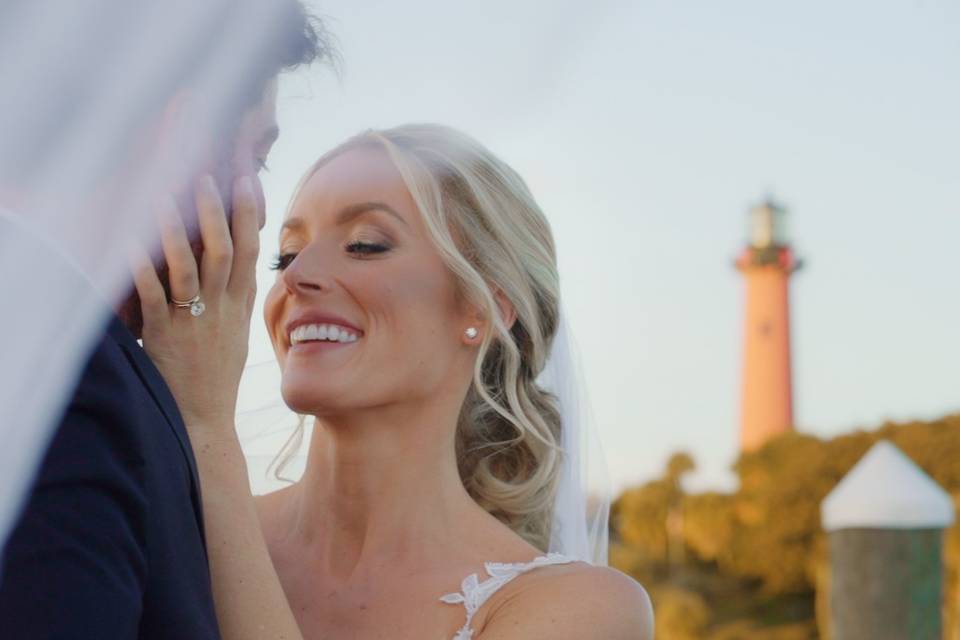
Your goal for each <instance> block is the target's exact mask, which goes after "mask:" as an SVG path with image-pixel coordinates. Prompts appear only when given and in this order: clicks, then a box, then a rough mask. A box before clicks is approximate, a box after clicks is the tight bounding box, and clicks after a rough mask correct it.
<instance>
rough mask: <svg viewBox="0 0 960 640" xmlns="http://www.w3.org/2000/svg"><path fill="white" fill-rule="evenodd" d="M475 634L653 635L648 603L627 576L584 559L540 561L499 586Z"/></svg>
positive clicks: (616, 638)
mask: <svg viewBox="0 0 960 640" xmlns="http://www.w3.org/2000/svg"><path fill="white" fill-rule="evenodd" d="M504 591H505V593H504V594H503V595H504V597H503V598H502V600H501V602H499V603H497V605H498V606H496V607H495V609H494V610H492V611H490V614H489V616H488V617H487V620H486V621H485V624H484V625H483V630H482V633H481V634H480V636H479V639H480V640H513V639H514V638H516V639H520V638H527V637H534V636H541V635H542V636H549V637H551V638H554V639H555V640H564V639H566V638H570V639H571V640H572V639H573V638H577V639H580V640H589V639H590V638H598V639H599V638H604V639H605V640H620V639H622V640H628V639H629V640H647V639H651V640H652V638H653V608H652V606H651V604H650V598H649V596H648V595H647V592H646V590H645V589H644V588H643V587H642V586H641V585H640V583H638V582H637V581H636V580H634V579H633V578H631V577H629V576H627V575H625V574H623V573H621V572H620V571H617V570H616V569H611V568H609V567H598V566H593V565H590V564H587V563H585V562H574V563H569V564H556V565H552V566H544V567H541V568H538V569H537V570H536V571H531V572H530V573H529V574H528V575H526V576H524V578H523V579H522V580H520V579H518V580H517V581H516V584H515V585H514V586H513V588H512V589H509V591H508V590H506V589H505V590H504Z"/></svg>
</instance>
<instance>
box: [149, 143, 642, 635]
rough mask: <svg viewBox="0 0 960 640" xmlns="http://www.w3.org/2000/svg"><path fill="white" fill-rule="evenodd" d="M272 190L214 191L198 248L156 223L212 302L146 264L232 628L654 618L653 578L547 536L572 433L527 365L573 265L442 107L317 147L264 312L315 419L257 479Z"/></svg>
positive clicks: (553, 322)
mask: <svg viewBox="0 0 960 640" xmlns="http://www.w3.org/2000/svg"><path fill="white" fill-rule="evenodd" d="M170 206H171V208H172V206H173V205H172V203H171V205H170ZM258 209H259V206H258V204H257V202H256V201H255V199H253V198H250V197H244V195H243V192H241V193H240V195H239V196H237V197H235V202H234V203H233V217H232V223H231V224H232V229H228V226H227V222H226V220H227V218H226V217H225V216H224V212H223V207H222V204H221V203H220V202H218V201H213V200H211V199H209V197H208V199H207V200H206V201H203V199H202V198H200V201H199V202H198V210H199V212H200V221H201V227H202V237H203V241H204V247H205V251H204V255H203V259H202V264H201V265H200V268H199V269H198V268H197V265H196V263H195V262H194V260H193V258H192V256H191V254H190V253H189V251H188V250H186V243H187V240H186V234H185V232H184V231H183V228H182V226H177V225H176V224H168V225H166V229H165V231H164V233H165V238H164V248H165V250H166V258H167V262H168V264H169V268H170V273H171V278H170V280H171V291H170V295H171V296H172V298H174V299H179V300H190V299H192V298H194V296H195V295H197V294H198V292H199V296H200V301H202V304H203V305H204V306H203V307H201V308H195V309H194V310H193V311H195V312H196V311H200V314H199V315H194V314H193V313H189V312H187V311H185V310H184V309H182V308H177V307H173V306H172V305H170V304H169V302H168V299H167V296H166V294H165V293H164V291H163V288H162V287H161V285H160V284H159V281H158V280H157V278H156V275H155V273H154V271H153V269H152V268H151V267H150V265H149V262H147V261H145V260H142V261H141V264H140V267H139V268H138V270H137V278H136V279H137V288H138V291H139V293H140V297H141V300H142V305H143V312H144V346H145V348H146V349H147V352H148V353H149V354H150V356H151V357H152V358H153V359H154V361H155V362H156V364H157V365H158V367H159V369H160V370H161V372H162V373H163V374H164V377H165V378H166V380H167V382H168V384H169V386H170V388H171V389H172V390H173V392H174V395H175V396H176V399H177V402H178V404H179V406H180V409H181V412H182V413H183V417H184V422H185V424H186V425H187V428H188V430H189V432H190V437H191V440H192V444H193V447H194V450H195V453H196V458H197V462H198V466H199V471H200V477H201V484H202V489H203V507H204V520H205V527H206V532H205V535H206V539H207V549H208V553H209V560H210V563H211V570H212V577H213V587H214V596H215V601H216V606H217V615H218V618H219V621H220V624H221V629H222V631H223V636H224V637H225V638H229V639H231V640H235V639H238V638H287V639H290V638H338V639H339V638H364V639H370V638H393V639H398V638H409V639H411V640H413V639H417V640H421V639H438V640H441V639H444V640H449V639H451V638H454V639H457V640H466V639H469V638H474V639H476V638H482V639H483V640H510V639H517V640H519V639H521V638H522V639H528V638H551V639H554V640H561V639H564V638H569V639H571V640H572V639H577V640H583V639H589V638H597V639H600V638H603V639H605V640H611V639H618V638H622V639H624V640H626V639H646V638H652V636H653V634H652V612H651V608H650V604H649V599H648V598H647V595H646V593H645V591H644V590H643V588H642V587H641V586H640V585H639V584H637V583H636V582H634V581H633V580H632V579H630V578H628V577H627V576H625V575H623V574H621V573H619V572H617V571H615V570H613V569H608V568H606V567H599V566H593V565H590V564H588V563H586V562H582V561H577V560H576V559H575V558H572V557H568V556H564V555H559V554H546V553H545V552H546V551H547V549H548V548H549V547H548V542H549V537H550V534H551V521H552V511H553V504H554V498H555V495H556V493H557V487H558V483H559V482H560V471H561V465H562V461H563V456H564V451H563V450H562V449H561V446H560V444H561V436H562V433H561V421H560V415H559V412H558V410H557V407H556V405H555V402H554V399H553V398H552V397H551V396H550V395H549V394H548V393H546V392H545V391H544V390H542V389H541V388H540V387H539V386H538V385H537V383H536V378H537V376H538V374H539V373H540V372H541V370H542V369H543V367H544V365H545V362H546V359H547V355H548V353H549V352H550V347H551V342H552V341H553V338H554V335H555V333H556V331H557V328H558V323H559V280H558V273H557V264H556V257H555V252H554V244H553V238H552V235H551V231H550V227H549V225H548V223H547V221H546V219H545V217H544V215H543V213H542V212H541V211H540V209H539V208H538V206H537V204H536V203H535V202H534V200H533V198H532V196H531V195H530V193H529V191H528V190H527V188H526V186H525V185H524V183H523V181H522V180H521V178H520V177H519V176H518V175H517V174H516V173H515V172H514V171H513V170H511V169H510V168H509V167H508V166H506V165H505V164H504V163H503V162H502V161H500V160H499V159H498V158H496V157H495V156H493V155H492V154H491V153H490V152H489V151H487V150H486V149H485V148H483V147H482V146H480V145H479V144H477V143H476V142H474V141H473V140H472V139H470V138H468V137H467V136H465V135H463V134H461V133H458V132H456V131H453V130H451V129H448V128H444V127H440V126H436V125H418V126H405V127H400V128H396V129H391V130H386V131H372V132H367V133H364V134H362V135H360V136H358V137H355V138H353V139H351V140H349V141H347V142H346V143H344V144H342V145H341V146H339V147H337V148H336V149H334V150H333V151H331V152H329V153H327V154H326V155H324V156H323V157H322V158H320V160H319V161H318V162H317V163H316V164H314V165H313V167H311V168H310V170H309V171H308V172H307V174H306V176H305V177H304V178H303V179H302V181H301V183H300V186H299V187H298V190H297V192H296V194H295V196H294V198H293V201H292V204H291V206H290V208H289V211H288V214H287V217H286V219H285V220H284V222H283V228H282V230H281V232H280V238H279V254H278V256H277V258H276V260H275V263H274V265H273V266H274V268H275V269H276V271H277V276H276V281H275V283H274V285H273V287H272V288H271V290H270V292H269V294H268V296H267V300H266V305H265V312H264V319H265V321H266V325H267V328H268V331H269V334H270V337H271V340H272V342H273V347H274V350H275V353H276V357H277V360H278V362H279V364H280V367H281V370H282V395H283V399H284V401H285V402H286V404H287V405H288V406H289V407H290V408H291V409H293V410H294V411H296V412H297V413H299V414H301V415H304V416H312V417H313V419H314V425H315V426H314V432H313V437H312V439H311V442H310V450H309V452H308V458H307V466H306V471H305V472H304V475H303V478H302V479H301V480H300V481H298V482H297V483H295V484H293V485H291V486H290V487H288V488H285V489H282V490H280V491H276V492H275V493H271V494H268V495H265V496H261V497H258V498H254V497H252V495H251V493H250V489H249V484H248V478H247V471H246V466H245V461H244V457H243V454H242V452H241V449H240V445H239V442H238V439H237V435H236V432H235V429H234V408H235V406H236V399H237V388H238V384H239V378H240V374H241V372H242V370H243V367H244V363H245V360H246V354H247V339H248V329H249V318H250V312H251V309H252V306H253V300H254V295H255V293H254V290H255V278H254V265H255V262H256V256H257V253H258V244H257V243H258V239H257V232H258V228H257V226H258V218H259V216H260V211H259V210H258ZM174 214H175V212H174V211H171V217H173V215H174Z"/></svg>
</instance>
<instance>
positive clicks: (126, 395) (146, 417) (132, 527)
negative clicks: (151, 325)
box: [0, 319, 220, 640]
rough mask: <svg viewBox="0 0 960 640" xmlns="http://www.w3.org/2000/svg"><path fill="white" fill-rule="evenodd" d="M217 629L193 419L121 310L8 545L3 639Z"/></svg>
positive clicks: (198, 633) (155, 635)
mask: <svg viewBox="0 0 960 640" xmlns="http://www.w3.org/2000/svg"><path fill="white" fill-rule="evenodd" d="M219 637H220V634H219V631H218V629H217V622H216V617H215V613H214V607H213V597H212V594H211V587H210V573H209V568H208V565H207V554H206V547H205V544H204V537H203V519H202V513H201V503H200V495H199V482H198V479H197V469H196V462H195V461H194V458H193V451H192V450H191V447H190V442H189V440H188V439H187V433H186V429H185V428H184V425H183V421H182V419H181V417H180V413H179V411H178V410H177V407H176V404H175V402H174V399H173V397H172V396H171V394H170V391H169V389H168V388H167V386H166V384H165V383H164V381H163V379H162V377H161V376H160V373H159V372H158V371H157V369H156V368H155V367H154V366H153V363H152V362H151V361H150V359H149V358H148V357H147V355H146V353H145V352H144V351H143V349H142V348H141V347H140V345H139V344H137V342H136V340H135V339H134V337H133V335H132V334H131V333H130V332H129V331H128V330H127V329H126V328H125V327H124V326H123V325H122V324H121V323H120V322H119V321H118V320H117V319H114V320H113V321H112V322H111V325H110V327H109V329H108V331H107V333H106V335H105V336H104V338H103V340H102V341H101V342H100V343H99V344H98V345H97V347H96V349H95V350H94V353H93V356H92V357H91V358H90V360H89V362H88V363H87V366H86V369H85V370H84V372H83V375H82V377H81V380H80V383H79V386H78V387H77V390H76V393H75V395H74V396H73V399H72V400H71V402H70V404H69V406H68V408H67V411H66V414H65V415H64V417H63V420H62V422H61V424H60V426H59V428H58V430H57V432H56V434H55V435H54V437H53V441H52V443H51V445H50V448H49V451H48V452H47V455H46V457H45V459H44V461H43V464H42V466H41V468H40V470H39V473H38V476H37V481H36V484H35V486H34V488H33V490H32V493H31V494H30V496H29V499H28V502H27V504H26V506H25V508H24V511H23V515H22V517H21V519H20V521H19V523H18V524H17V525H16V528H15V529H14V531H13V533H12V535H11V537H10V539H9V542H8V544H7V546H6V548H5V550H4V553H3V571H2V575H0V638H3V639H4V640H61V639H62V640H66V639H68V638H69V639H70V640H87V639H89V640H127V639H134V638H140V639H145V640H147V639H149V640H161V639H164V640H165V639H170V640H173V639H174V638H175V639H176V640H201V639H202V640H211V639H217V638H219Z"/></svg>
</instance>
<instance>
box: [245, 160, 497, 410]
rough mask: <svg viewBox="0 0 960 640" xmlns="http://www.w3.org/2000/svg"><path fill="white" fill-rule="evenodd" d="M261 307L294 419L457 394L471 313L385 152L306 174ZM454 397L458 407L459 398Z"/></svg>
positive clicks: (465, 378) (467, 356) (465, 374)
mask: <svg viewBox="0 0 960 640" xmlns="http://www.w3.org/2000/svg"><path fill="white" fill-rule="evenodd" d="M276 266H277V267H278V269H279V271H278V274H277V280H276V282H275V284H274V286H273V288H272V289H271V290H270V292H269V294H268V296H267V300H266V305H265V309H264V317H265V320H266V323H267V329H268V331H269V333H270V337H271V340H272V341H273V347H274V350H275V352H276V355H277V359H278V360H279V362H280V367H281V370H282V372H283V383H282V390H283V397H284V400H285V401H286V403H287V404H288V405H289V406H290V407H291V408H292V409H294V410H295V411H297V412H300V413H308V414H313V415H324V414H329V413H336V412H342V411H346V410H351V409H361V408H370V407H376V406H384V405H390V404H396V403H403V402H410V401H417V400H420V399H425V398H436V397H437V394H445V393H446V394H449V393H453V392H454V391H455V390H457V389H460V390H461V392H465V386H464V385H465V384H467V383H468V382H469V376H470V375H471V371H472V357H471V356H472V353H473V352H474V350H473V347H472V345H473V343H475V342H478V341H479V338H477V339H475V340H469V339H467V338H466V337H465V335H464V332H465V330H466V328H467V327H468V326H475V325H476V324H477V323H476V322H471V318H472V316H471V315H470V312H469V311H468V310H467V309H466V307H465V306H464V305H463V304H461V303H460V302H459V301H458V300H459V298H458V296H457V295H456V287H455V281H454V278H453V276H452V274H450V272H449V271H448V270H447V268H446V266H445V265H444V263H443V262H442V261H441V259H440V256H439V255H438V253H437V251H436V249H435V248H434V245H433V243H432V242H431V240H430V239H429V238H428V236H427V230H426V228H425V226H424V223H423V221H422V219H421V216H420V214H419V212H418V211H417V208H416V205H415V204H414V202H413V199H412V198H411V196H410V193H409V192H408V191H407V188H406V186H405V185H404V183H403V180H402V178H401V177H400V174H399V172H398V171H397V169H396V168H395V166H394V165H393V163H392V161H391V160H390V158H389V156H388V155H387V154H386V152H385V151H382V150H379V149H375V148H356V149H352V150H350V151H347V152H346V153H343V154H342V155H340V156H337V157H336V158H334V159H333V160H331V161H330V162H329V163H327V164H326V165H324V166H323V167H321V168H320V169H319V170H317V171H316V173H314V174H313V175H312V176H311V177H310V179H309V180H308V181H307V183H306V184H305V185H304V186H303V189H302V190H301V192H300V193H299V195H298V196H297V199H296V201H295V203H294V205H293V207H292V208H291V210H290V213H289V215H288V217H287V219H286V220H285V221H284V225H283V228H282V230H281V232H280V246H279V257H278V260H277V265H276ZM459 401H462V398H459V399H458V402H459Z"/></svg>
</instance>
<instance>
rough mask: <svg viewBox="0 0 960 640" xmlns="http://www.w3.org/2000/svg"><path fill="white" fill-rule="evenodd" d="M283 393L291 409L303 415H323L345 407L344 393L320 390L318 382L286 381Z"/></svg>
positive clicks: (282, 388)
mask: <svg viewBox="0 0 960 640" xmlns="http://www.w3.org/2000/svg"><path fill="white" fill-rule="evenodd" d="M281 394H282V396H283V401H284V403H285V404H286V405H287V406H288V407H290V410H291V411H294V412H295V413H299V414H301V415H310V416H322V415H325V414H329V413H337V412H339V411H342V410H343V409H344V408H345V407H343V406H342V405H343V394H342V393H341V394H335V393H334V392H333V390H326V391H324V392H322V393H321V392H318V389H317V384H316V382H314V383H313V384H309V385H307V384H289V383H287V382H284V384H283V386H282V387H281Z"/></svg>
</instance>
